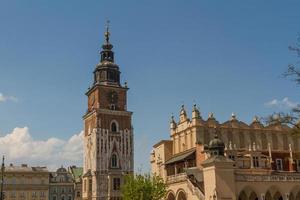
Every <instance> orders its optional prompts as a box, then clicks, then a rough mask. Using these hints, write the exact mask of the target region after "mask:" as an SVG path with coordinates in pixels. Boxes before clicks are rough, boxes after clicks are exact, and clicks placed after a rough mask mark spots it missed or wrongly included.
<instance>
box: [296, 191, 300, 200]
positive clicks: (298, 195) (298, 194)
mask: <svg viewBox="0 0 300 200" xmlns="http://www.w3.org/2000/svg"><path fill="white" fill-rule="evenodd" d="M296 200H300V191H299V192H298V193H297V195H296Z"/></svg>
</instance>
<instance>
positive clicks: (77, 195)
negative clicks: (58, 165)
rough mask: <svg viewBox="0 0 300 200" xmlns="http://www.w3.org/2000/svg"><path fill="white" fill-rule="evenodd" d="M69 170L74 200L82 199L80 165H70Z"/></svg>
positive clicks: (81, 170)
mask: <svg viewBox="0 0 300 200" xmlns="http://www.w3.org/2000/svg"><path fill="white" fill-rule="evenodd" d="M69 172H70V173H71V174H72V178H73V188H74V200H82V173H83V168H82V167H76V166H70V167H69Z"/></svg>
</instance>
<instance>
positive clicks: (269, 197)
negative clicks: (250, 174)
mask: <svg viewBox="0 0 300 200" xmlns="http://www.w3.org/2000/svg"><path fill="white" fill-rule="evenodd" d="M265 200H272V196H271V193H270V192H269V191H268V192H267V193H266V195H265Z"/></svg>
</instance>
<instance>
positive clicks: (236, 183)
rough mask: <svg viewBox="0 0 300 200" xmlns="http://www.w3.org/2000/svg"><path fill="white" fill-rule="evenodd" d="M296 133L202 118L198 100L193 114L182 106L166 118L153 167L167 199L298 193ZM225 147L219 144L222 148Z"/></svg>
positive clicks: (258, 198)
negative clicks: (166, 134)
mask: <svg viewBox="0 0 300 200" xmlns="http://www.w3.org/2000/svg"><path fill="white" fill-rule="evenodd" d="M299 145H300V144H299V138H297V137H295V136H293V135H292V134H291V128H290V127H288V126H284V125H282V124H280V123H277V122H274V123H272V124H270V125H266V126H265V125H263V124H262V123H261V122H260V121H259V119H258V117H254V119H253V122H252V123H251V124H246V123H244V122H242V121H239V120H238V119H237V117H236V116H235V115H234V114H232V116H231V118H230V120H228V121H226V122H224V123H219V122H218V121H217V120H216V119H215V117H214V115H213V114H212V113H211V114H209V117H208V119H206V120H204V119H203V118H202V117H201V114H200V112H199V110H198V108H197V107H196V106H194V107H193V111H192V118H191V119H190V118H189V117H188V116H187V112H186V110H185V108H184V106H182V108H181V110H180V115H179V121H178V122H176V121H175V119H174V117H172V119H171V123H170V140H162V141H160V142H159V143H157V144H155V145H154V146H153V151H152V153H151V155H150V161H151V168H152V172H153V173H155V174H157V175H159V176H161V177H163V179H164V180H165V182H166V183H167V185H168V194H167V197H166V198H167V199H168V200H185V199H188V200H194V199H205V200H215V199H228V200H229V199H233V200H235V199H238V200H248V199H251V200H271V199H274V200H283V199H284V200H294V199H300V149H299V147H300V146H299ZM222 149H223V150H222Z"/></svg>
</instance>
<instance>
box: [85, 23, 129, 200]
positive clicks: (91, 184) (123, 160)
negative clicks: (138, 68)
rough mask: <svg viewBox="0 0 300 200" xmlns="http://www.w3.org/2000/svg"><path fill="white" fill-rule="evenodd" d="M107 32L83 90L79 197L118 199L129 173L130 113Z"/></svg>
mask: <svg viewBox="0 0 300 200" xmlns="http://www.w3.org/2000/svg"><path fill="white" fill-rule="evenodd" d="M109 39H110V33H109V31H108V28H107V31H106V32H105V43H104V44H103V45H102V51H101V52H100V55H101V59H100V63H99V64H98V65H97V66H96V68H95V70H94V81H93V85H92V87H90V88H89V89H88V91H87V93H86V95H87V97H88V109H87V113H86V114H85V115H84V117H83V120H84V165H83V193H82V194H83V199H93V200H96V199H97V200H104V199H105V200H107V199H112V200H117V199H121V192H120V187H121V185H122V183H123V176H124V174H127V173H132V172H133V129H132V125H131V116H132V113H131V112H129V111H127V91H128V87H127V85H126V84H125V85H124V86H122V85H121V83H120V73H121V72H120V70H119V66H118V65H117V64H115V62H114V52H113V51H112V48H113V45H112V44H111V43H110V41H109Z"/></svg>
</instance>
